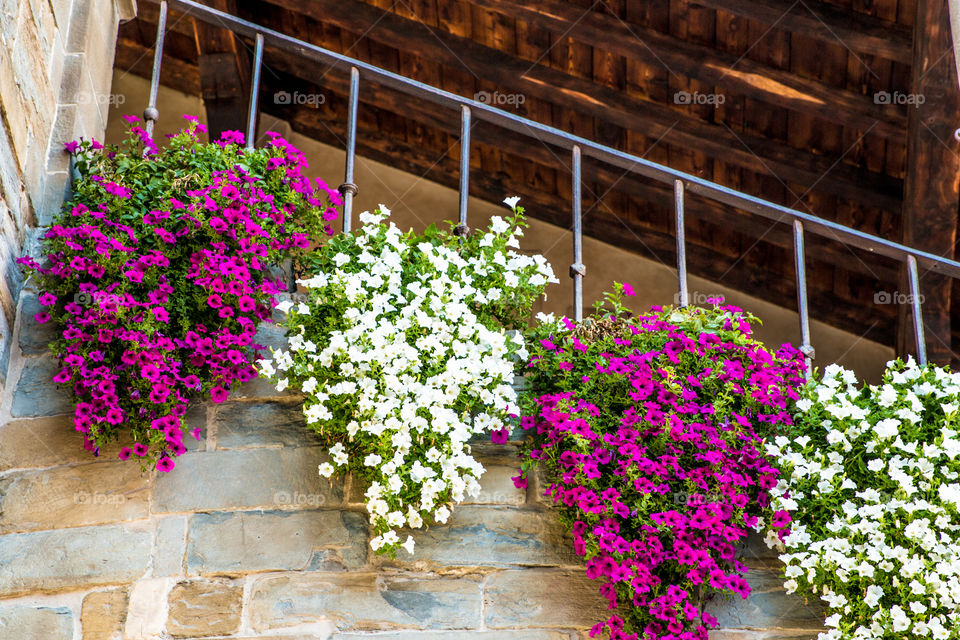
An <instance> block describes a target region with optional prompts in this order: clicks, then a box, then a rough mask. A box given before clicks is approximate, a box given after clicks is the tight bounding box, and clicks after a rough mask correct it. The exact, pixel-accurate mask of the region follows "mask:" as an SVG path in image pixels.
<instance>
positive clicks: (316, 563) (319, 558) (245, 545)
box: [187, 511, 368, 575]
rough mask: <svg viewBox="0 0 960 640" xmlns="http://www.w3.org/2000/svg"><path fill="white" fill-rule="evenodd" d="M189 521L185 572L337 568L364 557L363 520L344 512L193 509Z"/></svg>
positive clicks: (360, 561) (354, 565) (351, 566)
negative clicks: (236, 511) (202, 510)
mask: <svg viewBox="0 0 960 640" xmlns="http://www.w3.org/2000/svg"><path fill="white" fill-rule="evenodd" d="M189 526H190V528H189V532H188V543H187V572H188V573H189V574H190V575H196V574H211V573H240V572H250V571H281V570H323V571H342V570H350V569H357V568H358V567H361V566H362V565H363V564H364V563H365V562H366V557H367V546H368V542H367V541H368V537H367V526H366V519H365V518H364V517H363V515H362V514H359V513H353V512H349V511H268V512H262V511H253V512H241V513H199V514H196V515H194V516H192V517H191V518H190V525H189Z"/></svg>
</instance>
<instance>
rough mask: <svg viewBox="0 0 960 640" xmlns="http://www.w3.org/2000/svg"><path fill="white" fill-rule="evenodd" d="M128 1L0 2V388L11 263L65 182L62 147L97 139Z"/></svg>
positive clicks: (15, 284) (12, 298) (130, 7)
mask: <svg viewBox="0 0 960 640" xmlns="http://www.w3.org/2000/svg"><path fill="white" fill-rule="evenodd" d="M133 11H134V2H133V0H0V311H2V312H0V387H2V385H3V383H4V380H5V379H6V371H7V362H8V360H9V356H10V349H9V348H10V337H11V333H12V325H13V320H14V314H15V309H16V303H17V298H18V296H19V292H20V288H21V287H22V284H23V283H22V278H21V276H20V273H19V271H18V269H17V267H16V265H14V264H13V261H14V260H15V259H16V258H17V257H19V256H20V255H21V252H22V250H23V247H24V243H25V242H28V241H29V238H30V237H31V236H32V235H35V234H36V230H35V229H34V228H35V227H36V226H37V225H38V224H39V225H44V224H48V223H49V221H50V218H51V216H52V214H53V213H54V212H55V211H56V210H57V208H59V206H60V204H61V203H62V202H63V198H64V193H65V191H66V189H67V188H68V184H67V183H68V180H67V178H68V170H69V166H68V164H69V155H68V154H67V153H66V152H65V151H64V150H63V145H64V143H66V142H69V141H70V140H73V139H75V138H78V137H86V138H90V137H94V136H95V137H100V136H101V135H102V133H103V130H104V127H105V126H106V121H107V114H108V110H109V106H110V102H111V100H112V98H111V94H110V85H111V81H112V68H113V54H114V49H115V43H116V36H117V24H118V22H119V20H120V19H121V18H130V17H132V16H133Z"/></svg>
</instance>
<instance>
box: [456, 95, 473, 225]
mask: <svg viewBox="0 0 960 640" xmlns="http://www.w3.org/2000/svg"><path fill="white" fill-rule="evenodd" d="M470 115H471V113H470V107H468V106H467V105H465V104H464V105H460V218H459V220H460V222H459V224H457V226H456V227H455V228H454V230H453V232H454V233H455V234H456V235H458V236H461V240H462V236H465V235H467V234H468V233H470V227H468V226H467V203H468V201H469V200H470Z"/></svg>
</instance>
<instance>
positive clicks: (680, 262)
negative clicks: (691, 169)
mask: <svg viewBox="0 0 960 640" xmlns="http://www.w3.org/2000/svg"><path fill="white" fill-rule="evenodd" d="M683 193H684V191H683V180H674V181H673V211H674V213H675V214H676V216H675V217H676V224H677V279H678V280H679V281H680V291H679V300H677V304H678V306H679V307H680V308H684V307H686V306H687V305H689V304H690V294H689V292H688V290H687V241H686V236H685V235H684V222H683Z"/></svg>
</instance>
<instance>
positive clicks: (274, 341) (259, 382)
mask: <svg viewBox="0 0 960 640" xmlns="http://www.w3.org/2000/svg"><path fill="white" fill-rule="evenodd" d="M278 314H280V312H279V311H277V312H275V314H274V315H276V316H278ZM276 319H277V320H279V319H280V318H279V316H278V317H277V318H276ZM283 334H284V330H283V329H282V328H281V327H279V326H277V325H276V324H265V323H264V324H261V325H260V327H259V328H258V330H257V336H256V340H255V341H256V342H257V343H258V344H262V345H264V346H265V347H267V348H266V349H264V350H263V351H262V352H261V354H262V357H264V358H269V357H270V347H273V348H274V349H280V348H285V347H286V345H287V339H286V337H284V335H283ZM296 395H297V391H296V390H294V389H289V388H288V389H285V390H284V391H277V383H276V382H274V381H271V380H268V379H267V378H259V377H257V378H254V379H253V380H249V381H247V382H244V383H243V384H241V385H240V388H239V389H238V390H237V396H238V397H241V398H262V397H278V396H296Z"/></svg>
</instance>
